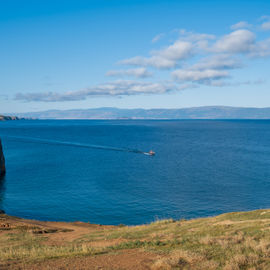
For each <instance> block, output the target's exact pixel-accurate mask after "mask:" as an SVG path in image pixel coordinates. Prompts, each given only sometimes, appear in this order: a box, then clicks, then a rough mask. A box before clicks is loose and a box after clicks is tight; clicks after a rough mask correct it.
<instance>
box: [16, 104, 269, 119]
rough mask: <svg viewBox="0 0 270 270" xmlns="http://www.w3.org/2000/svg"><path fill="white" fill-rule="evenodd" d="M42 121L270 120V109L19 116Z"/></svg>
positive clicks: (212, 108) (51, 112)
mask: <svg viewBox="0 0 270 270" xmlns="http://www.w3.org/2000/svg"><path fill="white" fill-rule="evenodd" d="M16 115H17V116H19V117H24V118H38V119H270V107H269V108H242V107H226V106H206V107H192V108H183V109H118V108H109V107H108V108H97V109H75V110H49V111H41V112H29V113H19V114H16Z"/></svg>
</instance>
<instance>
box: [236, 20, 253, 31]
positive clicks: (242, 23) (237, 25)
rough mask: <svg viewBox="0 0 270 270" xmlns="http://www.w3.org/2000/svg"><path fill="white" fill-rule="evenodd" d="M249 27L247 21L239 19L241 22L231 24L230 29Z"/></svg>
mask: <svg viewBox="0 0 270 270" xmlns="http://www.w3.org/2000/svg"><path fill="white" fill-rule="evenodd" d="M251 27H252V25H251V24H249V23H248V22H245V21H241V22H238V23H236V24H234V25H232V26H231V29H232V30H237V29H243V28H251Z"/></svg>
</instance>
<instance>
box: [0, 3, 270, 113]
mask: <svg viewBox="0 0 270 270" xmlns="http://www.w3.org/2000/svg"><path fill="white" fill-rule="evenodd" d="M0 4H1V6H0V36H1V42H0V59H1V61H0V74H1V80H0V112H1V113H15V112H26V111H39V110H49V109H73V108H96V107H120V108H182V107H190V106H205V105H229V106H253V107H267V106H270V81H269V70H270V1H269V0H267V1H266V0H257V1H248V0H246V1H242V0H240V1H230V0H227V1H209V0H208V1H207V0H206V1H198V0H197V1H195V0H189V1H187V0H184V1H180V0H178V1H168V0H167V1H163V0H162V1H161V0H156V1H150V0H149V1H133V0H130V1H128V0H126V1H113V0H110V1H109V0H107V1H103V0H99V1H90V0H89V1H81V0H77V1H67V0H66V1H60V0H58V1H57V0H54V1H50V0H46V1H42V0H40V1H27V0H25V1H15V0H10V1H3V0H0ZM267 12H268V13H267Z"/></svg>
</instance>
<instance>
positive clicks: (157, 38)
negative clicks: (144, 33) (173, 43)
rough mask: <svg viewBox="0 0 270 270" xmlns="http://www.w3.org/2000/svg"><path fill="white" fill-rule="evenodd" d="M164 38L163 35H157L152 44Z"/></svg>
mask: <svg viewBox="0 0 270 270" xmlns="http://www.w3.org/2000/svg"><path fill="white" fill-rule="evenodd" d="M163 36H164V34H163V33H161V34H158V35H156V36H155V37H153V39H152V43H155V42H158V41H159V40H160V39H161V38H162V37H163Z"/></svg>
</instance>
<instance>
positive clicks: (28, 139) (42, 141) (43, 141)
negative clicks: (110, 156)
mask: <svg viewBox="0 0 270 270" xmlns="http://www.w3.org/2000/svg"><path fill="white" fill-rule="evenodd" d="M2 138H6V139H13V140H20V141H23V142H27V143H40V144H50V145H64V146H71V147H80V148H92V149H101V150H111V151H121V152H130V153H137V154H143V155H147V156H151V154H150V153H149V152H144V151H141V150H138V149H131V148H118V147H112V146H105V145H96V144H84V143H77V142H66V141H58V140H49V139H40V138H34V137H23V136H6V135H4V136H2Z"/></svg>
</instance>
